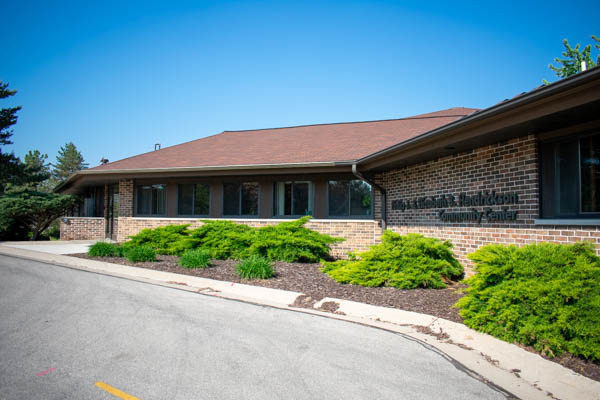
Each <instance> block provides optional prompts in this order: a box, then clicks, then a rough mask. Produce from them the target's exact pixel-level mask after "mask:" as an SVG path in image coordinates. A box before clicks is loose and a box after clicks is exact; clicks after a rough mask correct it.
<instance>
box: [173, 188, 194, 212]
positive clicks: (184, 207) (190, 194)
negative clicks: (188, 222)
mask: <svg viewBox="0 0 600 400" xmlns="http://www.w3.org/2000/svg"><path fill="white" fill-rule="evenodd" d="M178 190H179V192H178V193H177V213H178V214H179V215H192V210H193V207H194V185H191V184H188V185H179V186H178Z"/></svg>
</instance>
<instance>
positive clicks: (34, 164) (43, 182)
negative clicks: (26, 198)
mask: <svg viewBox="0 0 600 400" xmlns="http://www.w3.org/2000/svg"><path fill="white" fill-rule="evenodd" d="M46 160H48V154H42V153H40V151H39V150H33V151H31V150H29V152H28V153H27V154H26V155H25V172H26V173H27V175H28V179H27V180H28V182H27V183H26V184H25V187H24V188H25V189H27V190H37V191H40V192H50V191H52V186H51V184H50V182H49V178H50V175H51V174H50V164H49V163H48V162H47V161H46Z"/></svg>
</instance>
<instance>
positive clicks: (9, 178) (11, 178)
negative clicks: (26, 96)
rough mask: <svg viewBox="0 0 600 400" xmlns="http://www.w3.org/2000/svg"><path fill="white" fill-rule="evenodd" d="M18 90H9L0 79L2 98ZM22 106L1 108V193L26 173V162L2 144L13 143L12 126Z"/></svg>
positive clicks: (19, 181) (21, 178) (19, 180)
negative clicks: (5, 149)
mask: <svg viewBox="0 0 600 400" xmlns="http://www.w3.org/2000/svg"><path fill="white" fill-rule="evenodd" d="M15 93H17V91H16V90H9V89H8V83H4V82H2V81H0V99H5V98H7V97H11V96H14V95H15ZM20 109H21V107H9V108H1V109H0V195H2V194H3V193H4V190H5V188H6V185H8V184H21V183H22V182H23V178H24V174H25V164H23V163H22V162H21V160H20V159H19V157H16V156H15V155H14V153H12V152H11V153H6V152H3V151H2V146H5V145H8V144H12V141H11V140H10V137H11V136H12V135H13V132H12V130H9V128H10V127H11V126H13V125H14V124H16V123H17V111H19V110H20Z"/></svg>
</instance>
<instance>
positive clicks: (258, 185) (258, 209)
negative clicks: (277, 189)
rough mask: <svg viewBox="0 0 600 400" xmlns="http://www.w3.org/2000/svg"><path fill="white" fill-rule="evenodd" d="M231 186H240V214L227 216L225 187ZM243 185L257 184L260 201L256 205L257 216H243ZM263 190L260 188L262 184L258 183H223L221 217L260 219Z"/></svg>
mask: <svg viewBox="0 0 600 400" xmlns="http://www.w3.org/2000/svg"><path fill="white" fill-rule="evenodd" d="M230 184H234V185H238V190H237V192H238V199H239V205H238V212H239V214H225V185H230ZM243 184H255V185H256V187H257V189H258V199H257V204H256V215H252V214H246V215H242V185H243ZM261 192H262V191H261V188H260V182H258V181H244V182H235V181H228V182H227V181H223V182H222V184H221V215H222V217H223V218H249V219H251V218H260V209H261V208H260V207H261V196H262V193H261Z"/></svg>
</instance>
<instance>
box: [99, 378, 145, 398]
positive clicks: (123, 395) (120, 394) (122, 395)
mask: <svg viewBox="0 0 600 400" xmlns="http://www.w3.org/2000/svg"><path fill="white" fill-rule="evenodd" d="M96 386H98V387H99V388H100V389H104V390H106V391H107V392H108V393H110V394H112V395H113V396H116V397H118V398H120V399H123V400H140V399H138V398H137V397H133V396H131V395H129V394H127V393H125V392H123V391H121V390H119V389H116V388H114V387H112V386H110V385H107V384H106V383H104V382H96Z"/></svg>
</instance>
